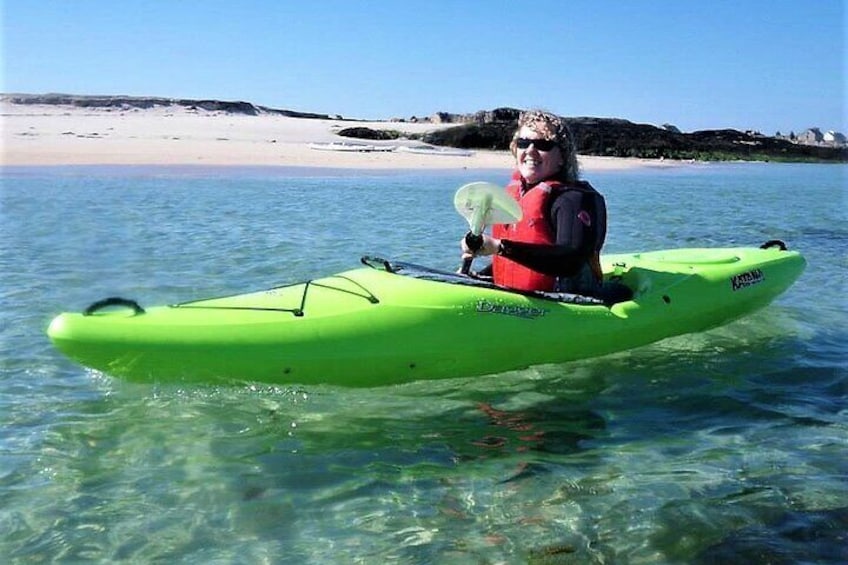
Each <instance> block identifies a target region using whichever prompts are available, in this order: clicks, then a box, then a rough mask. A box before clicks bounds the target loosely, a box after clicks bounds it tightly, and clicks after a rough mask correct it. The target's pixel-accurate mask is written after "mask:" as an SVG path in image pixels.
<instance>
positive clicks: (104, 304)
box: [82, 296, 144, 316]
mask: <svg viewBox="0 0 848 565" xmlns="http://www.w3.org/2000/svg"><path fill="white" fill-rule="evenodd" d="M109 306H126V307H127V308H132V309H133V312H134V313H135V315H136V316H138V315H139V314H144V308H142V307H141V306H139V305H138V302H136V301H135V300H130V299H129V298H121V297H120V296H110V297H109V298H104V299H103V300H98V301H97V302H95V303H93V304H92V305H91V306H89V307H88V308H86V309H85V310H83V313H82V315H83V316H91V315H92V314H94V313H95V312H97V311H98V310H102V309H103V308H108V307H109Z"/></svg>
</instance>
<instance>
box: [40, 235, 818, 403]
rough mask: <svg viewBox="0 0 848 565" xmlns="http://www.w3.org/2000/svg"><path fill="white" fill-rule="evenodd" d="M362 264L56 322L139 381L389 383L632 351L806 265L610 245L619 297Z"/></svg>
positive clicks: (608, 260) (57, 340)
mask: <svg viewBox="0 0 848 565" xmlns="http://www.w3.org/2000/svg"><path fill="white" fill-rule="evenodd" d="M363 263H365V265H364V266H361V267H359V268H357V269H353V270H350V271H346V272H343V273H339V274H336V275H332V276H328V277H324V278H318V279H314V280H310V281H306V282H301V283H298V284H292V285H288V286H283V287H279V288H272V289H268V290H263V291H259V292H251V293H247V294H240V295H237V296H229V297H225V298H210V299H205V300H197V301H193V302H187V303H182V304H175V305H169V306H157V307H151V308H147V309H145V308H142V307H141V306H139V305H138V304H137V303H136V302H134V301H131V300H125V299H120V298H110V299H106V300H103V301H100V302H97V303H94V304H92V306H90V307H89V308H88V309H87V310H86V311H85V312H83V313H64V314H60V315H59V316H57V317H56V318H55V319H54V320H53V321H52V323H51V324H50V327H49V329H48V330H47V333H48V335H49V336H50V339H51V340H52V341H53V343H54V344H55V346H56V347H57V348H58V349H59V350H60V351H61V352H63V353H64V354H65V355H67V356H68V357H69V358H71V359H73V360H74V361H77V362H78V363H80V364H82V365H84V366H86V367H91V368H93V369H97V370H99V371H103V372H104V373H107V374H109V375H113V376H115V377H120V378H124V379H127V380H130V381H139V382H202V383H221V382H243V381H258V382H267V383H279V384H302V385H308V384H317V383H326V384H333V385H341V386H356V387H368V386H380V385H392V384H398V383H404V382H408V381H415V380H420V379H444V378H453V377H469V376H475V375H484V374H491V373H498V372H502V371H507V370H511V369H520V368H524V367H528V366H531V365H536V364H542V363H558V362H564V361H570V360H574V359H582V358H588V357H593V356H598V355H604V354H607V353H611V352H615V351H621V350H625V349H630V348H633V347H638V346H641V345H645V344H648V343H652V342H655V341H658V340H660V339H663V338H667V337H670V336H676V335H680V334H686V333H690V332H699V331H703V330H706V329H708V328H712V327H715V326H719V325H721V324H725V323H727V322H729V321H731V320H734V319H736V318H739V317H741V316H744V315H746V314H749V313H751V312H753V311H755V310H757V309H759V308H762V307H764V306H766V305H767V304H768V303H769V302H771V301H772V300H773V299H774V298H775V297H777V296H778V295H780V294H781V293H782V292H784V291H785V290H786V289H787V288H789V286H790V285H792V283H793V282H794V281H795V280H796V279H797V278H798V277H799V275H800V274H801V272H802V271H803V270H804V266H805V261H804V258H803V257H802V256H801V255H800V254H799V253H797V252H795V251H788V250H786V248H785V246H784V245H783V244H782V243H781V242H776V241H773V242H768V243H767V244H764V245H763V246H762V247H760V248H756V247H738V248H723V249H674V250H667V251H652V252H647V253H635V254H620V255H609V256H606V257H605V260H604V261H603V264H604V271H605V273H606V279H607V280H608V281H609V283H608V284H609V285H610V287H617V288H618V290H619V291H622V290H623V291H624V292H623V293H622V292H619V294H623V295H622V296H620V297H619V298H618V299H617V301H615V302H612V300H607V301H606V302H605V301H601V300H599V299H592V298H586V297H580V296H575V295H564V294H550V293H548V294H542V293H516V292H510V291H508V290H506V289H503V288H499V287H496V286H494V285H492V284H491V283H488V282H485V281H481V280H478V279H475V278H472V277H468V276H464V275H457V274H452V273H446V272H439V271H435V270H432V269H427V268H422V267H418V266H415V265H410V264H407V263H392V262H389V261H385V260H380V259H369V258H363Z"/></svg>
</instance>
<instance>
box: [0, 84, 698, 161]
mask: <svg viewBox="0 0 848 565" xmlns="http://www.w3.org/2000/svg"><path fill="white" fill-rule="evenodd" d="M9 98H10V96H8V95H7V96H4V97H3V99H2V100H0V116H2V120H3V132H2V135H3V139H2V141H3V147H2V165H3V166H4V167H8V166H60V165H128V166H137V165H165V166H175V165H198V166H281V167H295V168H297V167H301V168H320V169H330V170H334V169H338V170H403V171H416V170H417V171H427V170H448V171H449V170H455V171H462V170H502V171H504V174H506V172H507V171H509V170H510V169H511V168H512V156H511V155H510V154H509V152H507V151H493V150H477V151H474V152H473V154H472V155H470V156H457V155H436V154H418V153H411V152H399V151H379V152H378V151H374V152H355V151H316V150H315V149H310V147H309V144H310V143H312V144H322V143H324V144H326V143H332V142H350V141H351V140H350V139H349V138H344V137H341V136H339V135H337V134H336V132H337V131H339V130H340V129H342V128H344V127H347V126H349V125H350V124H351V121H350V120H344V119H341V118H339V119H337V118H324V117H311V116H310V117H292V116H290V115H284V113H282V112H280V111H277V112H259V113H256V114H251V113H233V112H230V111H225V110H222V109H216V108H217V107H216V106H214V105H213V106H209V108H211V109H205V108H204V107H201V106H197V105H189V106H185V105H156V104H148V103H147V102H142V103H143V104H144V105H145V106H146V107H144V108H142V107H135V106H127V105H120V104H118V105H116V106H109V105H106V106H79V105H73V104H38V103H35V104H32V103H26V104H17V103H13V102H10V100H9ZM141 100H143V101H144V100H146V101H148V102H149V100H155V99H141ZM356 123H357V125H361V126H363V127H368V128H371V129H374V130H380V129H383V130H398V131H402V132H405V133H408V134H423V133H426V132H430V131H434V130H439V129H445V128H448V127H451V126H452V125H454V124H450V123H446V124H439V123H430V122H428V121H424V122H393V121H378V122H365V121H362V122H356ZM369 143H370V142H369ZM374 143H377V144H384V145H387V144H390V145H407V146H416V145H421V144H422V143H421V142H420V141H413V140H405V139H400V140H394V141H392V142H374ZM580 162H581V166H582V168H583V170H584V171H586V172H590V171H593V170H610V169H612V170H621V169H633V168H642V167H663V168H669V167H679V166H686V165H687V163H685V162H679V161H671V160H665V161H663V160H660V159H636V158H616V157H594V156H581V157H580Z"/></svg>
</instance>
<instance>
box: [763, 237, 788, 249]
mask: <svg viewBox="0 0 848 565" xmlns="http://www.w3.org/2000/svg"><path fill="white" fill-rule="evenodd" d="M770 247H777V248H779V249H780V250H781V251H786V244H785V243H783V242H782V241H781V240H779V239H770V240H768V241H767V242H765V243H764V244H762V245H760V249H769V248H770Z"/></svg>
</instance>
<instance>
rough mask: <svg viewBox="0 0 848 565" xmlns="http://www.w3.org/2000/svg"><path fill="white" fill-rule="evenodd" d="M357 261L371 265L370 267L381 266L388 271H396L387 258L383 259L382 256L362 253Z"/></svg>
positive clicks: (376, 267) (378, 267)
mask: <svg viewBox="0 0 848 565" xmlns="http://www.w3.org/2000/svg"><path fill="white" fill-rule="evenodd" d="M359 262H360V263H362V264H363V265H365V266H368V267H371V268H372V269H380V268H382V269H384V270H386V271H388V272H389V273H394V272H396V271H395V268H394V267H393V266H392V264H391V263H390V262H389V261H388V260H387V259H383V258H382V257H372V256H370V255H363V256H362V257H360V258H359Z"/></svg>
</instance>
